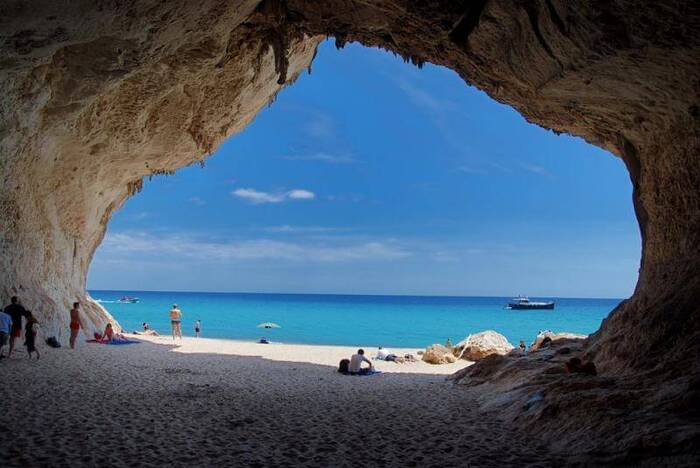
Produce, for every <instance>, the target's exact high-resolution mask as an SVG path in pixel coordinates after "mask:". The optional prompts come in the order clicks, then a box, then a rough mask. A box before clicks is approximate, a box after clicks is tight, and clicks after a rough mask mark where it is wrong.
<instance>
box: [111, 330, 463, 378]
mask: <svg viewBox="0 0 700 468" xmlns="http://www.w3.org/2000/svg"><path fill="white" fill-rule="evenodd" d="M124 335H125V336H127V337H128V338H130V339H136V340H140V341H144V342H147V343H153V344H158V345H165V346H171V347H172V349H171V350H170V351H171V352H174V353H182V354H219V355H223V356H239V357H259V358H262V359H266V360H269V361H276V362H290V363H304V364H316V365H322V366H330V367H333V368H337V367H338V363H339V362H340V360H341V359H344V358H347V359H349V358H350V356H351V355H352V354H354V353H355V352H356V351H357V350H358V349H359V348H363V349H364V350H365V355H366V356H367V357H368V358H369V359H370V360H371V361H372V363H373V365H374V366H375V367H376V369H377V370H378V371H380V372H382V373H384V372H386V373H401V374H433V375H449V374H452V373H454V372H457V371H458V370H460V369H463V368H464V367H467V366H469V365H471V364H472V362H471V361H465V360H459V361H457V362H455V363H453V364H439V365H437V364H428V363H426V362H423V361H421V360H420V359H421V356H419V355H418V354H417V352H418V351H422V350H423V349H421V348H394V347H392V348H390V349H391V351H392V352H393V353H395V354H397V355H398V356H403V355H405V354H413V356H415V357H416V359H418V362H407V363H404V364H398V363H395V362H387V361H382V360H375V359H373V358H374V356H375V355H376V353H377V348H376V347H375V346H338V345H310V344H292V343H281V342H274V341H273V342H271V343H270V344H260V343H257V342H255V341H245V340H232V339H224V338H195V337H189V336H185V337H183V338H182V340H180V339H178V340H176V341H173V338H172V336H171V335H160V336H148V335H134V334H131V333H125V334H124Z"/></svg>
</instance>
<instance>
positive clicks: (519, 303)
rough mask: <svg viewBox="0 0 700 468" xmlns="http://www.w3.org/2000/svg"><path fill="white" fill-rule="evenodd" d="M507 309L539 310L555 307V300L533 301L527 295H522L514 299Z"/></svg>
mask: <svg viewBox="0 0 700 468" xmlns="http://www.w3.org/2000/svg"><path fill="white" fill-rule="evenodd" d="M506 308H507V309H513V310H538V309H550V310H551V309H554V301H546V302H534V301H531V300H530V299H529V298H528V297H527V296H520V297H516V298H515V299H512V300H511V301H510V302H509V303H508V306H507V307H506Z"/></svg>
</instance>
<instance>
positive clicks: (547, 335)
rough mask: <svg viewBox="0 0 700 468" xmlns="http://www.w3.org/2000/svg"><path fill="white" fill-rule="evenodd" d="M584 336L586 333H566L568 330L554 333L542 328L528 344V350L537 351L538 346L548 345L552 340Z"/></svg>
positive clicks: (582, 337)
mask: <svg viewBox="0 0 700 468" xmlns="http://www.w3.org/2000/svg"><path fill="white" fill-rule="evenodd" d="M585 338H588V335H579V334H576V333H568V332H561V333H554V332H552V331H550V330H544V331H541V332H540V333H539V334H538V335H537V338H535V341H533V342H532V344H531V345H530V348H529V350H530V351H537V350H538V349H540V348H543V347H546V346H548V345H549V343H551V342H552V341H557V340H583V339H585Z"/></svg>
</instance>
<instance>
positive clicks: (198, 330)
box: [194, 320, 202, 338]
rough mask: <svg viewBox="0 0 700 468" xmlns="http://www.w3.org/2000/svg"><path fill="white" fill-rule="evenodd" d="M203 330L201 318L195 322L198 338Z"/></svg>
mask: <svg viewBox="0 0 700 468" xmlns="http://www.w3.org/2000/svg"><path fill="white" fill-rule="evenodd" d="M201 332H202V322H200V321H199V320H197V321H196V322H194V336H196V337H197V338H199V334H200V333H201Z"/></svg>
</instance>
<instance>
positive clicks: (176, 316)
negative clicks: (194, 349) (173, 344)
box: [170, 304, 182, 340]
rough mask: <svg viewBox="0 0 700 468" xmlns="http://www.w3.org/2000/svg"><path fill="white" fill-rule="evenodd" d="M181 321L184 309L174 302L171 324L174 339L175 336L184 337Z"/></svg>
mask: <svg viewBox="0 0 700 468" xmlns="http://www.w3.org/2000/svg"><path fill="white" fill-rule="evenodd" d="M180 322H182V311H181V310H180V309H179V308H178V307H177V304H173V308H172V309H170V325H171V327H172V329H173V340H174V339H175V336H178V337H179V338H180V339H182V329H181V328H180Z"/></svg>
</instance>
